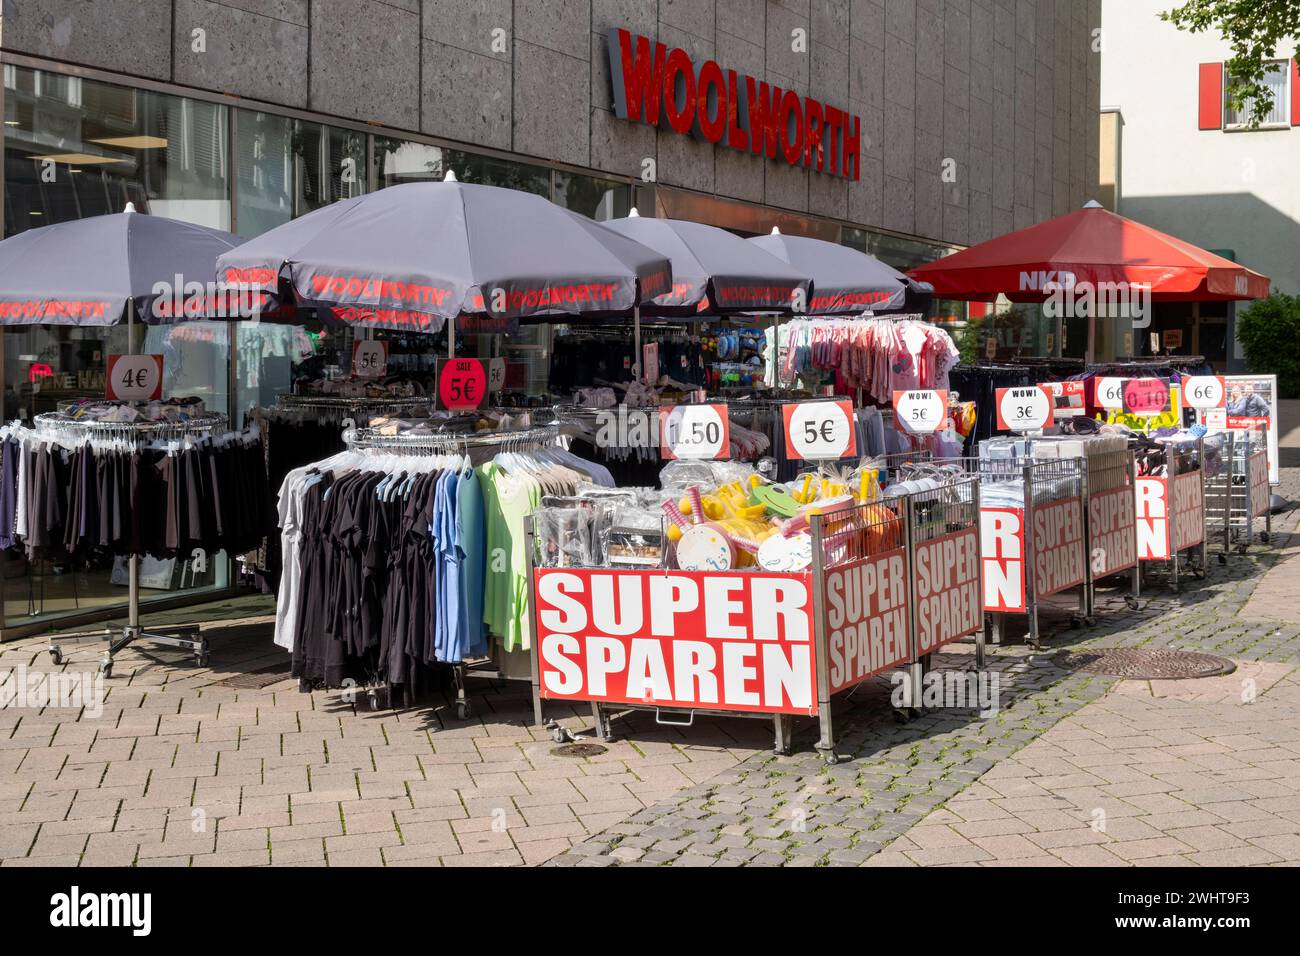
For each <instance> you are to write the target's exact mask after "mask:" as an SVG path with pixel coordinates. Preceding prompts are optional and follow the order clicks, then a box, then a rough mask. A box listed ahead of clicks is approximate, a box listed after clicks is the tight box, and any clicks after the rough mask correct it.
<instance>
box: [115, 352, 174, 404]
mask: <svg viewBox="0 0 1300 956" xmlns="http://www.w3.org/2000/svg"><path fill="white" fill-rule="evenodd" d="M162 381H163V357H162V356H161V355H110V356H109V357H108V374H107V375H105V376H104V393H105V395H106V396H107V397H108V399H109V400H110V401H115V402H153V401H157V400H158V399H160V398H162Z"/></svg>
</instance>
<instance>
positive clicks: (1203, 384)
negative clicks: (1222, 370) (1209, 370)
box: [1180, 375, 1228, 409]
mask: <svg viewBox="0 0 1300 956" xmlns="http://www.w3.org/2000/svg"><path fill="white" fill-rule="evenodd" d="M1180 392H1181V394H1182V399H1183V407H1184V408H1200V409H1209V408H1223V406H1224V402H1225V401H1226V400H1227V395H1228V390H1227V387H1226V386H1225V385H1224V381H1223V376H1222V375H1184V376H1183V387H1182V389H1181V390H1180Z"/></svg>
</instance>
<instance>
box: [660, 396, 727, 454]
mask: <svg viewBox="0 0 1300 956" xmlns="http://www.w3.org/2000/svg"><path fill="white" fill-rule="evenodd" d="M659 450H660V453H661V454H662V455H663V457H664V458H729V457H730V456H731V423H730V419H729V418H728V416H727V406H726V405H668V406H664V407H662V408H660V409H659Z"/></svg>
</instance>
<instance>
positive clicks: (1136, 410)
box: [1124, 378, 1170, 415]
mask: <svg viewBox="0 0 1300 956" xmlns="http://www.w3.org/2000/svg"><path fill="white" fill-rule="evenodd" d="M1169 405H1170V402H1169V383H1168V382H1166V381H1165V380H1164V379H1162V378H1130V379H1126V380H1125V382H1124V411H1126V412H1128V413H1129V414H1131V415H1159V414H1161V413H1163V412H1167V411H1169Z"/></svg>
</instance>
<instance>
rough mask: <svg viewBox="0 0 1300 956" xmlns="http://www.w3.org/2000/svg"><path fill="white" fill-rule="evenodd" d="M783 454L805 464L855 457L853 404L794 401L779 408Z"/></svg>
mask: <svg viewBox="0 0 1300 956" xmlns="http://www.w3.org/2000/svg"><path fill="white" fill-rule="evenodd" d="M781 414H782V416H783V417H784V418H785V452H786V455H787V456H788V457H790V458H802V459H803V460H804V461H834V460H836V459H839V458H852V457H853V456H854V455H855V454H857V445H858V442H857V434H856V429H855V428H854V427H853V403H852V402H850V401H838V402H797V403H791V404H789V405H783V406H782V407H781Z"/></svg>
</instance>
